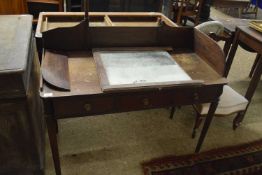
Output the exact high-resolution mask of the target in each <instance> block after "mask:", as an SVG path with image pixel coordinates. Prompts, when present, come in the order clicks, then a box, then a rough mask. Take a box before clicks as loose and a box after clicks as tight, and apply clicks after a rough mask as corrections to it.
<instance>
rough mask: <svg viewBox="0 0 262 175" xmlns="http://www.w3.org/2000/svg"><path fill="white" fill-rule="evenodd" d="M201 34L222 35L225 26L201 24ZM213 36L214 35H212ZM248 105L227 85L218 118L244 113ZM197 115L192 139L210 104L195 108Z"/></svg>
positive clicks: (218, 109) (220, 103)
mask: <svg viewBox="0 0 262 175" xmlns="http://www.w3.org/2000/svg"><path fill="white" fill-rule="evenodd" d="M195 28H196V29H198V30H200V31H201V32H203V33H205V34H207V35H210V33H213V34H216V35H217V36H219V35H221V34H222V33H223V31H224V27H223V25H222V24H221V23H220V22H218V21H211V22H206V23H203V24H200V25H198V26H196V27H195ZM211 36H212V35H211ZM247 105H248V100H247V99H246V98H245V97H243V96H242V95H240V94H239V93H238V92H236V91H235V90H234V89H232V88H231V87H230V86H228V85H225V86H224V88H223V93H222V95H221V96H220V100H219V103H218V106H217V109H216V111H215V115H216V116H227V115H230V114H234V113H238V112H241V111H244V110H245V109H246V107H247ZM193 107H194V109H195V111H196V113H197V115H196V120H195V125H194V128H193V132H192V138H194V137H195V135H196V131H197V129H198V128H199V126H200V125H201V121H202V118H203V117H204V116H206V115H207V113H208V110H209V107H210V104H209V103H205V104H199V105H194V106H193Z"/></svg>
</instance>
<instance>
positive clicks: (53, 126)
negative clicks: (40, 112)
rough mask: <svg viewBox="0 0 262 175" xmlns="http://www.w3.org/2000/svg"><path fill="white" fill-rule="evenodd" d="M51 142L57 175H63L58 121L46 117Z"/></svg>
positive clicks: (51, 117)
mask: <svg viewBox="0 0 262 175" xmlns="http://www.w3.org/2000/svg"><path fill="white" fill-rule="evenodd" d="M46 125H47V130H48V136H49V142H50V147H51V151H52V156H53V161H54V166H55V172H56V175H61V167H60V158H59V151H58V144H57V135H56V133H57V121H56V119H54V117H53V116H46Z"/></svg>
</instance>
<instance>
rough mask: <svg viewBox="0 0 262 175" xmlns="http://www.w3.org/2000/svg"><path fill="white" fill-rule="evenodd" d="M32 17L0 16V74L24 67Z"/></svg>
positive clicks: (18, 70) (21, 70)
mask: <svg viewBox="0 0 262 175" xmlns="http://www.w3.org/2000/svg"><path fill="white" fill-rule="evenodd" d="M32 19H33V18H32V16H31V15H2V16H0V74H5V73H11V72H13V73H14V72H23V71H24V70H25V69H26V64H27V60H28V57H29V55H28V54H29V50H30V40H31V33H32Z"/></svg>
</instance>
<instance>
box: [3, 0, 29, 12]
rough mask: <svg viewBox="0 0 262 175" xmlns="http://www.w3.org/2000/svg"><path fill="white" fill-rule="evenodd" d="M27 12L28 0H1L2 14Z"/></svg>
mask: <svg viewBox="0 0 262 175" xmlns="http://www.w3.org/2000/svg"><path fill="white" fill-rule="evenodd" d="M22 13H27V4H26V0H0V15H3V14H6V15H7V14H22Z"/></svg>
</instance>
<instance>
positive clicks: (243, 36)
mask: <svg viewBox="0 0 262 175" xmlns="http://www.w3.org/2000/svg"><path fill="white" fill-rule="evenodd" d="M238 40H239V41H241V42H242V43H245V44H246V45H248V46H252V49H253V50H254V51H255V52H257V53H260V54H262V48H261V42H259V41H257V40H254V39H250V36H249V35H248V34H246V33H244V32H240V33H239V36H238Z"/></svg>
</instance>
